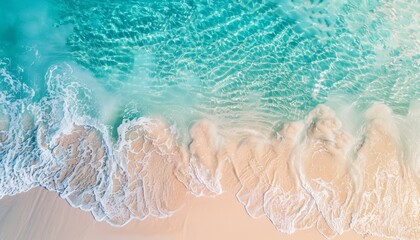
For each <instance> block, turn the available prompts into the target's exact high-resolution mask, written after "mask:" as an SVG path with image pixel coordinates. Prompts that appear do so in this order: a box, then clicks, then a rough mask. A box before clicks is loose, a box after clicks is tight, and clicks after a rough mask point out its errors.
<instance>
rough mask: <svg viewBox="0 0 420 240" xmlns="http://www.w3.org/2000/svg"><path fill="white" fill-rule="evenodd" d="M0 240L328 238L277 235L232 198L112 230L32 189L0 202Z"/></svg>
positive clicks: (195, 203)
mask: <svg viewBox="0 0 420 240" xmlns="http://www.w3.org/2000/svg"><path fill="white" fill-rule="evenodd" d="M0 219H1V222H0V239H7V240H13V239H34V240H37V239H45V240H48V239H63V240H65V239H72V240H74V239H89V240H90V239H101V240H106V239H148V240H163V239H171V240H179V239H184V240H197V239H199V240H207V239H208V240H210V239H240V240H247V239H249V240H254V239H258V240H260V239H261V240H264V239H311V240H317V239H319V240H321V239H324V238H323V237H322V236H321V235H320V234H319V233H318V232H317V231H316V230H313V229H312V230H305V231H297V232H296V233H294V234H293V235H286V234H283V233H280V232H278V231H277V230H276V229H275V227H274V226H273V225H272V224H271V223H270V222H269V221H268V219H267V218H265V217H263V218H260V219H253V218H251V217H249V216H248V215H247V214H246V211H245V210H244V208H243V206H242V205H241V204H240V203H238V201H237V200H236V199H235V197H234V195H233V194H230V193H224V194H222V195H221V196H218V197H216V198H196V197H192V196H189V197H187V201H186V204H185V206H184V207H183V208H182V209H181V210H180V211H178V212H177V213H176V214H174V215H173V216H172V217H169V218H165V219H157V218H148V219H147V220H146V221H143V222H140V221H137V220H135V221H132V222H131V223H129V224H127V225H126V226H124V227H120V228H118V227H112V226H110V225H109V224H107V223H104V222H97V221H95V220H94V219H93V218H92V216H91V215H90V214H89V213H87V212H84V211H81V210H79V209H75V208H73V207H71V206H69V205H68V204H67V203H66V202H65V200H63V199H61V198H59V197H58V196H57V194H56V193H53V192H48V191H46V190H43V189H41V188H36V189H33V190H31V191H29V192H27V193H22V194H19V195H16V196H12V197H5V198H3V199H2V200H0ZM334 239H338V240H350V239H351V240H358V239H365V240H369V239H370V240H373V239H381V238H375V237H371V236H366V237H362V236H359V235H357V234H355V233H354V232H346V233H345V234H344V235H342V236H337V237H336V238H334Z"/></svg>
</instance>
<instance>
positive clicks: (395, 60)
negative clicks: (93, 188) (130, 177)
mask: <svg viewBox="0 0 420 240" xmlns="http://www.w3.org/2000/svg"><path fill="white" fill-rule="evenodd" d="M0 16H2V21H1V22H0V140H1V141H0V144H1V145H0V158H1V160H0V169H1V173H2V174H1V176H2V179H0V183H1V186H2V188H3V189H1V190H0V197H1V196H3V195H4V194H15V193H18V192H21V191H24V190H27V189H30V188H32V187H33V186H38V185H42V186H44V187H46V188H48V189H52V190H56V191H59V192H60V191H61V190H59V189H60V187H58V185H57V186H56V185H55V184H57V183H55V184H50V183H47V182H48V179H49V178H51V176H48V174H46V173H44V172H43V171H38V170H37V169H42V168H44V167H46V166H49V167H51V166H50V164H52V163H51V162H49V161H50V160H48V161H47V160H45V159H47V158H46V155H48V154H51V151H52V150H51V151H50V153H48V151H46V152H47V153H46V152H45V149H44V150H43V148H42V146H43V144H46V145H48V147H46V148H47V149H48V148H49V149H53V148H54V144H55V143H54V141H55V139H56V138H57V136H59V135H60V134H61V133H69V132H70V131H71V130H69V129H70V128H71V126H73V124H77V125H86V126H91V127H94V128H95V129H97V131H99V132H101V136H102V137H101V139H103V143H102V144H105V145H107V146H111V145H112V144H115V143H116V142H117V141H118V139H119V138H121V136H119V133H118V132H117V130H118V127H119V126H121V125H122V124H124V123H126V122H127V121H128V120H133V119H138V118H139V117H151V118H162V119H164V121H167V122H168V123H169V124H170V125H174V126H176V127H177V129H178V130H177V131H179V132H178V135H179V136H181V137H180V138H183V137H182V136H186V137H185V138H186V139H188V138H189V137H188V129H189V128H190V127H191V125H192V124H193V123H194V122H195V121H197V120H199V119H202V118H207V119H210V120H211V121H213V122H217V123H218V124H220V125H226V126H228V127H235V128H245V127H249V126H253V127H260V128H262V129H266V130H268V131H271V130H272V129H273V128H277V127H278V126H282V124H283V123H285V122H287V121H292V120H298V119H302V118H304V116H305V115H306V114H307V113H308V112H309V111H311V110H312V109H313V108H314V107H316V106H317V105H318V104H320V103H328V104H330V105H332V106H333V107H335V108H337V109H340V108H341V105H340V104H343V105H352V106H353V107H354V108H355V109H356V112H363V111H365V110H366V109H367V108H368V107H370V106H371V105H372V104H373V103H376V102H380V103H384V104H386V105H388V106H389V107H390V108H391V109H392V110H393V111H394V112H395V113H396V114H400V115H406V114H407V113H408V112H409V107H410V104H412V103H414V102H416V101H418V100H420V43H419V39H420V23H419V21H420V4H419V2H418V1H416V0H409V1H399V0H355V1H346V0H338V1H323V0H311V1H304V0H294V1H293V0H285V1H280V0H264V1H261V0H253V1H232V0H220V1H209V0H207V1H204V0H203V1H193V0H183V1H178V0H177V1H158V2H156V1H148V0H147V1H146V0H144V1H138V0H136V1H134V0H132V1H131V0H127V1H117V0H104V1H93V0H85V1H76V0H61V1H60V0H32V1H5V0H2V1H1V2H0ZM350 118H351V117H350ZM355 119H356V116H355ZM347 121H349V122H351V119H347ZM66 129H67V130H66ZM120 140H121V139H120ZM186 141H187V140H186ZM44 147H45V146H44ZM109 148H110V149H112V148H113V147H109ZM107 151H108V152H107V153H109V154H110V155H112V154H113V153H112V150H107ZM109 158H110V159H113V157H109ZM48 159H49V158H48ZM109 161H111V160H109ZM105 162H106V161H105ZM111 162H112V161H111ZM110 165H111V164H110ZM107 167H108V166H107ZM104 168H106V167H104ZM10 169H12V170H10ZM51 171H53V170H51ZM56 171H58V170H56ZM104 171H105V170H104ZM109 171H111V172H112V171H113V170H109ZM104 178H106V176H104ZM6 183H7V184H6ZM63 184H64V183H63ZM64 185H65V184H64ZM64 185H63V186H64ZM66 186H67V185H66ZM63 191H64V190H63ZM102 214H103V213H102Z"/></svg>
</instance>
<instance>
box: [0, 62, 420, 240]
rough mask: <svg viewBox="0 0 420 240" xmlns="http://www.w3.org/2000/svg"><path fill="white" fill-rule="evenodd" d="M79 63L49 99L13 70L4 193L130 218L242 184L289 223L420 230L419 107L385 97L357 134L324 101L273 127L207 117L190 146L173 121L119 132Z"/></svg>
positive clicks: (3, 149)
mask: <svg viewBox="0 0 420 240" xmlns="http://www.w3.org/2000/svg"><path fill="white" fill-rule="evenodd" d="M69 72H71V68H70V67H69V66H67V65H60V66H54V67H52V68H50V70H49V71H48V74H47V75H46V76H45V78H46V80H47V82H48V94H47V95H46V96H45V97H44V98H43V99H42V100H40V101H38V102H33V101H31V99H32V97H33V93H32V90H31V89H29V88H28V87H26V86H25V85H23V84H19V83H18V81H15V80H13V77H12V76H9V75H7V72H6V71H3V72H1V74H2V77H3V78H4V79H5V80H7V81H9V83H8V84H9V85H10V86H8V88H7V89H6V88H5V89H2V91H1V95H0V101H1V104H0V107H1V108H0V110H1V112H0V113H1V115H0V154H1V162H0V166H1V168H0V174H1V175H0V176H1V177H0V185H1V187H0V197H3V196H6V195H13V194H17V193H19V192H23V191H27V190H29V189H31V188H33V187H36V186H42V187H44V188H46V189H48V190H51V191H56V192H58V193H59V194H60V196H61V197H62V198H64V199H66V200H67V201H68V202H69V203H70V204H71V205H72V206H74V207H78V208H81V209H83V210H85V211H90V212H91V213H92V214H93V216H94V217H95V218H96V219H97V220H103V221H107V222H109V223H110V224H113V225H117V226H120V225H124V224H126V223H128V222H129V221H130V220H132V219H140V220H142V219H145V218H147V217H149V216H155V217H168V216H170V215H171V214H173V213H174V212H176V211H177V209H179V208H180V207H182V206H183V204H184V198H185V196H186V194H187V193H191V194H194V195H196V196H216V195H218V194H220V193H222V192H223V191H234V190H235V191H237V198H238V201H239V202H240V203H241V204H243V205H244V207H245V209H246V211H247V212H248V213H249V215H250V216H252V217H261V216H265V217H267V218H269V219H270V221H271V222H272V223H273V224H274V225H275V227H276V228H277V229H278V230H279V231H281V232H285V233H293V232H295V231H296V230H300V229H307V228H311V227H316V228H317V229H318V230H319V231H320V232H321V233H322V234H323V235H324V236H326V237H328V238H330V237H334V236H335V235H337V234H342V233H343V232H345V231H347V230H349V229H353V230H355V231H356V232H358V233H360V234H372V235H376V236H385V237H393V238H401V239H418V238H419V237H420V182H419V178H420V175H419V169H418V166H419V164H420V162H419V161H420V160H419V158H418V150H416V149H418V140H417V137H416V136H418V135H419V134H420V130H419V129H420V127H419V126H420V124H419V123H418V120H417V119H418V117H416V116H418V113H419V108H418V105H416V104H413V105H412V107H411V108H410V110H409V113H408V115H407V116H401V115H396V114H394V113H393V112H392V110H391V109H390V108H389V107H387V106H385V105H383V104H375V105H373V106H371V107H370V108H369V109H368V110H366V111H365V112H364V113H360V114H364V116H363V117H362V118H363V121H362V123H361V124H360V126H358V129H357V130H356V131H354V132H347V131H345V130H344V129H347V128H346V127H343V126H342V120H343V123H344V124H345V123H346V122H349V119H339V117H337V116H336V115H335V113H334V111H333V110H331V109H330V108H329V107H327V106H325V105H319V106H317V107H316V108H315V109H313V111H311V112H310V113H309V114H308V115H307V116H306V118H305V119H302V120H300V121H296V122H289V123H285V124H284V127H283V128H282V129H281V131H279V132H274V134H272V135H264V134H260V133H258V132H256V133H253V132H252V131H245V132H246V133H240V134H238V133H237V131H235V132H232V133H229V132H228V131H226V129H224V130H223V131H222V130H220V129H221V128H220V126H219V125H220V124H222V123H218V124H219V125H217V124H215V123H213V122H211V121H209V120H205V119H204V120H200V121H197V122H196V123H194V125H193V126H192V127H191V128H190V133H189V137H190V143H189V144H184V143H183V142H184V141H180V139H179V134H178V133H177V130H176V128H175V127H174V126H169V125H168V124H166V123H165V120H163V119H151V118H138V119H133V120H124V121H123V122H122V124H121V125H120V126H119V127H118V130H117V132H118V139H116V140H113V139H111V137H110V135H111V133H110V132H109V130H108V129H109V128H108V127H106V126H105V125H103V124H101V123H100V122H99V120H96V119H95V118H93V117H90V116H91V115H89V112H90V111H91V110H90V108H89V106H87V105H83V103H81V102H78V100H77V99H78V97H77V96H80V94H83V93H86V91H87V92H88V90H86V89H83V88H82V87H80V86H79V85H78V84H77V83H75V82H72V81H71V80H70V79H69V78H68V77H67V76H68V73H69ZM17 92H19V93H21V94H18V95H19V96H24V97H21V98H16V97H14V96H17V94H16V93H17ZM86 95H88V94H86ZM232 182H234V183H236V184H232ZM234 185H236V186H240V187H239V189H236V188H234V187H232V186H234Z"/></svg>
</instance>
